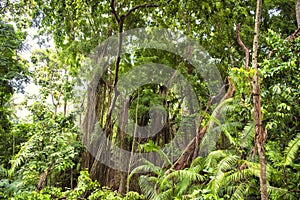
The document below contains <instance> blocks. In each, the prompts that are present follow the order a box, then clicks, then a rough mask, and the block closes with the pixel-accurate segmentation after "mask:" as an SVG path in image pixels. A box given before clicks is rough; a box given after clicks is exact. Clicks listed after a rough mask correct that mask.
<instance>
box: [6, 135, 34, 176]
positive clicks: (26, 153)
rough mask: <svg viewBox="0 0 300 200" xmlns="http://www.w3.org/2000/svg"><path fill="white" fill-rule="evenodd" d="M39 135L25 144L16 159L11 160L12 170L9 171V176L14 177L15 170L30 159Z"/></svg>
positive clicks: (32, 137)
mask: <svg viewBox="0 0 300 200" xmlns="http://www.w3.org/2000/svg"><path fill="white" fill-rule="evenodd" d="M36 137H37V135H36V134H35V135H33V136H31V137H30V138H29V140H27V142H25V143H24V144H23V146H22V147H21V149H20V150H19V152H18V153H17V154H16V155H15V156H14V159H13V160H11V161H10V162H11V168H10V169H9V170H8V175H9V176H12V174H13V173H14V172H15V170H16V169H17V168H18V167H19V166H20V165H21V164H22V163H23V162H24V160H25V159H26V158H29V157H30V156H32V155H31V149H32V148H33V147H34V143H35V140H36V139H37V138H36Z"/></svg>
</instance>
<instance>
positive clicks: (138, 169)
mask: <svg viewBox="0 0 300 200" xmlns="http://www.w3.org/2000/svg"><path fill="white" fill-rule="evenodd" d="M144 162H146V164H144V165H140V166H138V167H136V168H135V169H134V170H132V172H131V173H130V175H129V176H128V178H127V182H128V183H130V180H131V178H132V176H133V175H134V174H137V173H145V172H152V173H155V174H156V175H157V176H162V175H163V174H164V170H163V169H162V168H161V167H158V166H155V165H154V164H153V163H151V162H149V161H147V160H145V161H144Z"/></svg>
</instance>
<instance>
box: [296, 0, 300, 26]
mask: <svg viewBox="0 0 300 200" xmlns="http://www.w3.org/2000/svg"><path fill="white" fill-rule="evenodd" d="M296 18H297V27H298V29H299V28H300V0H297V1H296Z"/></svg>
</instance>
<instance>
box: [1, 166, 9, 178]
mask: <svg viewBox="0 0 300 200" xmlns="http://www.w3.org/2000/svg"><path fill="white" fill-rule="evenodd" d="M7 175H8V170H7V169H5V168H4V167H3V166H2V165H0V178H2V177H7Z"/></svg>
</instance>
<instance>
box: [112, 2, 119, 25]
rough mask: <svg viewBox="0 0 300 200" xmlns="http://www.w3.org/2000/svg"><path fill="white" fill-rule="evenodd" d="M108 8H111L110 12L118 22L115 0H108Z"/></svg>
mask: <svg viewBox="0 0 300 200" xmlns="http://www.w3.org/2000/svg"><path fill="white" fill-rule="evenodd" d="M110 8H111V13H112V14H113V16H114V17H115V18H116V20H117V22H118V23H119V22H120V18H119V16H118V13H117V11H116V1H115V0H111V2H110Z"/></svg>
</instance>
